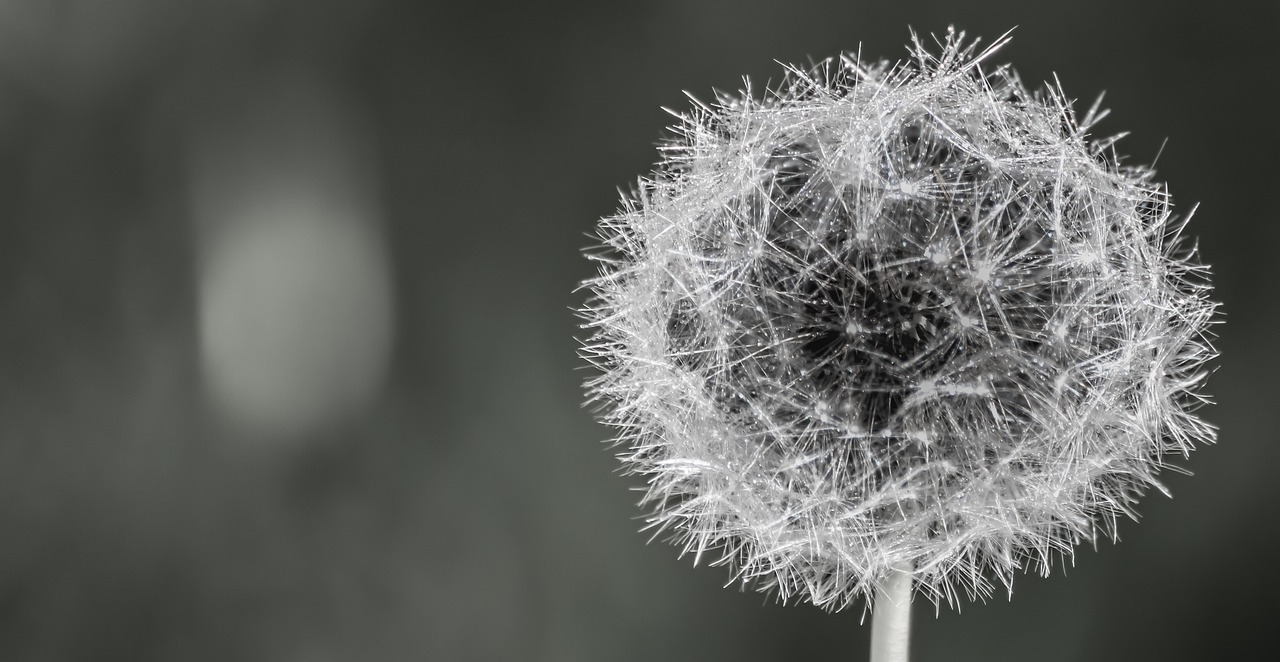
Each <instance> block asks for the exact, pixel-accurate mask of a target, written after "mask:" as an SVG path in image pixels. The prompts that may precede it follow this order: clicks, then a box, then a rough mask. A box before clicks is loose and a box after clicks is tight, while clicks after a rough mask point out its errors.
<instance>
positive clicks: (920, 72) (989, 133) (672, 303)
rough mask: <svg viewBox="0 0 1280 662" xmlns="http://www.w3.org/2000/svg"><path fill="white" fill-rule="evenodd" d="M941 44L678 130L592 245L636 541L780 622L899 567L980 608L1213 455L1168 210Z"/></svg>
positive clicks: (849, 594)
mask: <svg viewBox="0 0 1280 662" xmlns="http://www.w3.org/2000/svg"><path fill="white" fill-rule="evenodd" d="M1002 43H1003V40H1002V41H1000V42H997V44H996V47H998V46H999V45H1001V44H1002ZM941 46H942V48H941V53H940V54H938V55H932V54H930V53H929V52H928V50H927V49H926V48H924V47H922V46H921V44H920V42H919V41H918V40H915V41H914V46H913V48H912V55H913V59H912V60H911V61H909V62H906V63H899V64H889V63H887V62H881V63H879V64H875V65H865V64H862V63H860V62H858V61H856V60H854V59H850V58H844V59H840V60H831V61H826V62H823V63H821V64H819V65H817V66H816V67H813V68H811V69H808V70H802V69H796V68H792V69H790V70H789V72H788V75H787V78H786V79H785V80H784V81H783V82H782V84H781V85H780V86H779V87H777V88H776V89H774V90H771V91H770V92H768V93H767V94H766V95H765V98H764V99H763V100H756V99H753V98H752V95H751V92H750V90H749V89H748V90H745V91H744V92H743V93H742V94H741V95H740V96H728V95H722V96H721V97H720V98H719V99H718V101H717V102H716V103H714V104H702V103H696V106H695V108H694V109H693V110H692V111H691V112H689V113H688V114H685V115H681V116H679V117H680V122H679V124H678V126H676V127H675V128H674V131H675V136H676V137H675V138H674V140H672V141H671V142H670V143H669V144H667V145H665V146H664V147H663V148H662V150H663V158H662V161H661V162H660V164H659V165H658V167H657V169H656V171H655V172H654V173H653V175H652V176H651V177H649V178H647V179H643V180H642V181H641V182H640V185H639V187H638V189H637V191H636V192H635V193H634V194H633V195H631V196H628V197H626V198H625V200H624V205H623V209H622V210H621V211H620V212H619V213H618V214H616V215H615V216H612V217H609V218H606V219H604V220H603V221H601V228H600V235H601V238H602V240H603V242H604V245H605V247H606V248H607V250H606V251H604V252H603V253H601V254H600V255H597V256H596V257H597V259H599V260H600V261H601V264H602V269H601V273H600V275H599V276H598V277H597V278H594V279H592V280H590V281H588V283H587V285H588V286H589V287H590V289H591V290H592V295H593V296H592V297H591V299H590V301H589V302H588V304H587V306H586V308H585V309H584V310H583V314H584V316H585V317H586V319H587V327H588V328H590V329H592V330H593V334H594V335H593V336H592V337H591V338H590V339H589V340H588V341H587V342H586V343H585V345H584V355H585V356H586V357H587V358H588V359H589V360H591V361H592V362H593V363H594V364H595V365H596V366H598V367H599V368H600V370H601V373H600V374H599V375H598V376H597V377H595V378H594V379H592V380H591V381H590V382H589V383H588V388H589V391H590V393H591V396H592V398H593V399H595V400H596V401H598V402H599V403H601V404H602V405H603V407H602V410H601V411H602V414H601V416H602V418H603V420H604V421H605V422H607V423H609V424H611V425H613V426H615V427H616V429H617V430H618V436H617V438H616V442H617V443H618V445H619V446H620V447H622V448H623V449H624V450H623V452H622V455H621V459H622V461H623V462H624V464H625V466H626V467H627V468H628V469H629V470H630V471H631V472H632V473H634V474H638V475H641V476H644V477H645V478H646V479H647V490H646V492H645V496H644V499H643V502H642V505H643V506H645V507H646V508H647V510H648V512H649V515H648V517H647V521H648V523H649V525H650V527H651V528H652V529H653V530H654V531H655V532H658V533H664V532H665V533H667V534H670V535H671V537H672V538H673V539H674V540H675V541H676V542H677V543H678V544H680V545H681V546H682V548H683V551H684V552H685V553H692V554H694V555H695V558H702V557H704V556H707V555H711V556H712V557H713V560H714V562H716V563H721V564H726V565H728V566H730V567H731V568H732V569H733V572H734V577H735V578H737V579H741V580H742V581H743V582H747V583H753V584H754V585H756V586H757V587H759V588H760V589H762V590H773V591H776V593H777V595H778V596H779V597H780V598H781V599H783V600H786V599H789V598H793V597H794V598H799V599H802V600H808V601H811V602H813V603H814V604H816V605H819V606H822V607H825V608H829V609H839V608H842V607H845V606H848V605H849V604H851V603H852V602H854V601H855V600H856V599H857V598H858V597H860V596H869V595H871V593H872V591H873V590H874V587H875V584H876V582H878V581H879V580H880V579H881V578H883V577H884V576H886V575H887V574H888V572H889V571H890V569H892V568H894V567H913V568H914V579H915V582H916V586H917V587H918V588H919V589H921V590H922V591H924V592H925V594H926V595H927V596H928V597H930V598H932V599H934V600H938V599H945V600H946V601H947V602H948V603H954V602H955V600H956V598H957V597H958V595H960V594H965V595H967V596H968V597H970V598H971V599H972V598H984V597H986V596H987V595H989V594H990V592H991V587H992V581H991V580H992V578H995V579H996V580H998V581H1000V582H1002V583H1004V584H1005V585H1006V586H1008V585H1009V582H1010V581H1011V576H1012V574H1013V572H1014V571H1015V570H1018V569H1020V568H1023V567H1025V566H1027V565H1030V566H1032V567H1034V568H1036V569H1038V570H1040V571H1041V572H1042V573H1047V572H1048V570H1049V568H1050V566H1051V563H1052V561H1053V558H1054V557H1055V556H1058V555H1070V554H1071V552H1072V549H1073V547H1074V546H1075V545H1076V544H1077V543H1079V542H1081V541H1086V540H1090V541H1091V540H1094V539H1095V538H1096V537H1097V535H1098V534H1099V533H1102V534H1105V535H1108V536H1111V537H1114V535H1115V526H1116V519H1117V517H1118V516H1120V515H1132V513H1133V511H1132V508H1133V505H1134V502H1135V500H1136V499H1137V498H1138V497H1139V496H1140V495H1141V493H1142V492H1143V491H1144V490H1145V489H1147V488H1148V487H1152V486H1155V487H1159V484H1158V483H1157V482H1156V474H1157V473H1158V471H1159V469H1160V468H1161V466H1162V457H1163V456H1164V455H1166V454H1169V453H1178V454H1182V455H1185V454H1186V453H1188V452H1189V451H1190V450H1191V448H1192V446H1193V444H1194V443H1196V442H1208V441H1212V439H1213V436H1214V431H1213V428H1212V427H1211V426H1210V425H1208V424H1207V423H1205V422H1204V421H1202V420H1201V419H1200V418H1198V417H1197V416H1196V415H1195V410H1196V408H1197V407H1198V406H1199V405H1200V404H1201V403H1202V401H1203V398H1202V397H1201V395H1200V393H1199V388H1200V384H1201V382H1202V381H1203V378H1204V375H1205V362H1206V361H1207V360H1208V359H1210V358H1211V357H1212V355H1213V350H1212V348H1211V347H1210V345H1209V343H1208V341H1207V339H1206V329H1207V326H1208V325H1209V324H1210V321H1211V317H1212V315H1213V312H1214V306H1215V304H1213V303H1211V302H1210V301H1209V300H1208V298H1207V297H1208V285H1207V281H1206V280H1205V278H1204V269H1203V267H1201V266H1200V265H1199V264H1198V263H1197V262H1196V261H1195V256H1194V250H1193V248H1192V247H1189V246H1187V245H1185V243H1184V242H1182V241H1180V240H1179V239H1178V231H1179V230H1180V229H1181V225H1180V224H1175V223H1174V221H1173V217H1172V215H1171V211H1170V201H1169V196H1168V194H1167V193H1166V191H1165V189H1164V187H1163V186H1162V185H1160V184H1158V183H1155V182H1154V181H1153V173H1152V171H1151V170H1149V169H1147V168H1142V167H1131V166H1125V165H1121V164H1120V163H1119V160H1118V158H1117V157H1116V156H1115V153H1114V152H1113V151H1112V150H1111V146H1112V144H1113V143H1114V140H1115V138H1109V139H1102V140H1099V139H1094V138H1092V137H1090V135H1089V129H1090V127H1091V126H1092V125H1093V123H1094V122H1095V121H1097V120H1098V119H1100V117H1101V115H1102V113H1099V112H1098V111H1097V108H1096V107H1095V108H1094V110H1092V111H1090V113H1089V114H1088V116H1086V117H1085V118H1084V119H1083V120H1080V121H1077V119H1076V118H1075V116H1074V114H1073V111H1072V109H1071V106H1070V103H1069V102H1068V101H1066V100H1065V99H1064V97H1063V95H1062V93H1061V91H1060V90H1059V89H1057V88H1049V89H1047V90H1043V91H1039V92H1034V93H1033V92H1031V91H1029V90H1028V89H1027V88H1026V87H1024V86H1023V84H1022V83H1021V82H1020V81H1019V79H1018V78H1017V76H1016V74H1014V73H1013V72H1012V71H1011V70H1010V69H1008V68H995V69H993V70H991V71H984V69H983V67H982V65H981V63H982V62H983V60H984V59H985V58H986V57H987V56H989V55H990V54H991V53H992V52H993V51H994V50H995V47H992V48H989V49H987V50H986V51H983V52H981V53H979V52H978V51H977V49H976V42H972V43H966V42H965V41H964V38H963V34H962V33H961V34H956V33H954V32H950V33H949V34H948V35H947V37H946V38H945V40H943V42H942V44H941Z"/></svg>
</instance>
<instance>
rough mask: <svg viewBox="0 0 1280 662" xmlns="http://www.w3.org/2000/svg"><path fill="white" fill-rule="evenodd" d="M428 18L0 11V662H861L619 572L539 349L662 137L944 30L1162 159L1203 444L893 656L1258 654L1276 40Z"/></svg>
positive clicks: (840, 644) (574, 430)
mask: <svg viewBox="0 0 1280 662" xmlns="http://www.w3.org/2000/svg"><path fill="white" fill-rule="evenodd" d="M463 4H465V3H444V2H427V3H423V2H409V1H407V0H353V1H350V2H341V1H338V0H228V1H225V2H199V1H198V0H113V1H112V2H102V1H95V0H0V314H2V315H3V317H2V318H0V659H4V660H72V661H77V660H132V661H139V660H142V661H145V660H184V661H185V660H192V661H201V660H219V661H221V660H249V661H255V660H271V661H283V662H293V661H299V662H301V661H304V660H305V661H323V660H549V661H560V660H566V661H575V660H717V659H726V660H727V659H732V660H741V661H745V660H808V659H849V660H858V659H865V656H866V646H867V642H868V634H869V627H866V626H862V625H860V624H859V617H860V613H859V612H858V611H857V610H854V611H852V612H846V613H841V614H826V613H823V612H821V611H819V610H816V609H814V608H812V607H810V606H807V605H793V606H782V605H777V604H775V603H774V602H773V601H772V600H771V599H769V598H765V597H763V596H760V595H757V594H754V593H745V594H744V593H740V592H739V591H737V590H736V589H729V590H726V589H723V588H721V585H722V584H723V582H724V581H726V580H727V579H728V576H727V573H726V571H724V570H723V569H717V568H711V569H708V568H701V567H700V568H697V569H693V568H691V567H690V566H691V561H690V560H688V559H686V560H678V559H677V558H676V550H675V549H673V548H672V547H670V546H667V545H661V544H653V545H646V544H645V541H646V536H645V535H643V534H641V533H639V532H638V531H637V529H638V528H639V526H640V522H638V521H637V520H636V517H637V515H638V512H637V511H636V509H635V507H634V502H635V501H636V500H637V497H638V495H637V494H635V493H634V492H633V491H632V488H634V487H635V486H636V484H637V483H638V480H637V479H634V478H624V477H620V476H618V475H616V466H617V463H616V461H615V460H614V459H613V457H612V453H611V451H610V450H609V449H608V448H607V447H606V446H605V445H604V444H602V443H601V441H602V440H603V439H604V438H606V437H607V436H608V435H609V434H610V433H609V431H608V430H606V429H605V428H603V427H601V426H599V425H598V424H596V423H595V422H594V421H593V419H592V417H591V414H590V413H589V412H588V411H586V410H584V409H583V408H582V407H581V402H582V400H583V395H582V390H581V386H580V384H581V382H582V380H583V379H584V378H586V377H587V376H588V375H589V373H588V372H587V371H586V370H585V369H584V368H583V362H582V361H581V360H579V359H578V358H577V357H576V354H575V352H576V347H577V345H576V342H575V341H574V339H573V337H574V335H575V334H580V331H579V330H578V327H577V324H578V321H577V320H576V319H575V317H574V315H573V313H572V311H571V309H572V308H573V307H575V306H577V305H579V304H580V303H581V301H582V299H583V295H582V293H575V292H574V290H575V287H576V286H577V284H578V282H579V281H581V280H582V279H583V278H586V277H589V276H591V275H592V274H593V267H592V266H591V265H590V264H589V263H588V262H587V261H586V260H585V259H583V258H582V256H581V253H580V249H582V248H584V247H586V246H588V245H589V244H590V243H591V240H590V239H588V238H587V236H586V235H587V234H588V233H590V232H591V231H592V228H593V226H594V224H595V222H596V220H597V219H598V218H599V217H601V216H603V215H608V214H610V213H612V212H613V211H614V210H615V208H616V206H617V203H618V193H617V189H618V188H624V189H625V188H627V187H629V186H630V185H631V183H632V182H633V181H634V179H635V177H636V176H637V175H640V174H642V173H644V172H646V171H647V170H648V169H649V168H650V167H651V165H652V163H653V162H654V160H655V158H656V152H655V150H654V144H655V143H656V142H657V141H658V140H659V139H660V138H661V137H662V136H663V127H664V126H666V125H667V124H668V123H669V121H670V118H669V116H667V115H666V114H665V113H664V112H663V111H662V110H661V109H660V106H667V107H671V108H685V107H687V101H686V100H685V99H684V97H683V95H682V92H681V91H682V90H689V91H690V92H693V93H694V94H696V95H698V96H700V97H702V98H708V97H710V96H711V91H712V88H719V89H725V90H732V89H737V88H738V87H739V85H740V84H741V76H742V75H750V76H751V77H752V79H753V80H754V81H755V82H756V83H757V84H759V83H763V82H765V81H768V80H771V79H772V80H777V79H778V77H779V76H780V73H781V67H780V66H779V65H778V64H777V63H775V61H774V60H775V59H776V60H779V61H783V62H804V61H807V60H808V59H809V58H810V57H812V58H823V57H827V56H831V55H835V54H837V53H839V52H840V51H842V50H856V49H858V48H859V47H861V49H862V53H863V55H864V57H865V58H868V59H879V58H882V57H883V58H890V59H899V58H901V57H903V56H904V55H905V53H906V51H905V50H904V48H903V46H904V44H906V43H907V41H908V39H909V33H908V26H911V27H914V28H915V29H916V30H918V31H920V32H922V33H929V32H938V33H940V32H941V31H943V30H945V29H946V27H947V25H949V24H955V25H956V26H957V27H958V28H961V29H964V30H967V31H968V32H969V34H970V35H971V36H972V35H982V36H984V37H986V39H987V40H988V41H990V40H991V39H994V38H996V37H998V36H999V35H1000V34H1002V33H1003V32H1005V31H1006V30H1008V29H1009V28H1011V27H1013V26H1018V28H1017V30H1016V32H1015V36H1014V40H1013V42H1012V44H1010V45H1009V46H1008V47H1006V48H1005V49H1004V50H1003V51H1002V52H1001V53H1000V54H999V55H998V56H997V57H996V61H997V62H1013V63H1015V65H1016V66H1017V68H1018V70H1019V71H1020V72H1021V73H1022V75H1023V77H1024V79H1025V80H1027V81H1028V82H1029V83H1033V82H1036V81H1041V80H1046V79H1051V77H1052V75H1053V74H1054V73H1055V72H1056V73H1057V74H1058V75H1059V76H1060V78H1061V81H1062V85H1063V86H1064V88H1065V89H1066V90H1067V92H1068V93H1069V95H1070V96H1074V97H1076V98H1078V99H1080V100H1081V102H1080V104H1084V105H1087V104H1088V103H1089V102H1091V101H1092V100H1093V98H1094V97H1095V96H1096V95H1097V94H1098V93H1099V92H1101V91H1103V90H1106V92H1107V98H1106V105H1108V106H1109V107H1110V108H1111V109H1112V110H1113V114H1112V116H1111V119H1108V120H1106V121H1104V122H1103V124H1102V125H1101V127H1100V129H1099V131H1101V132H1118V131H1122V130H1129V131H1132V132H1133V134H1132V135H1131V136H1130V137H1129V138H1126V139H1125V140H1124V141H1122V142H1121V143H1120V147H1121V151H1122V152H1123V153H1127V154H1129V155H1130V156H1131V160H1132V161H1135V162H1136V161H1143V162H1149V161H1150V160H1151V159H1153V158H1154V157H1155V156H1156V154H1157V153H1159V152H1161V146H1162V144H1164V141H1165V140H1166V138H1167V139H1168V143H1167V145H1165V146H1164V149H1163V152H1162V153H1161V155H1160V159H1159V163H1158V169H1159V171H1160V175H1161V177H1162V178H1164V179H1165V180H1167V181H1168V182H1169V185H1170V187H1171V190H1172V192H1173V194H1174V198H1175V201H1176V202H1177V203H1178V204H1179V207H1180V209H1181V210H1183V211H1186V210H1189V209H1190V208H1191V206H1192V204H1193V203H1196V202H1199V203H1200V208H1199V211H1198V212H1197V213H1196V216H1195V219H1194V220H1193V222H1192V223H1191V226H1190V230H1189V231H1190V232H1191V233H1193V234H1196V235H1198V236H1199V237H1200V238H1201V249H1202V252H1203V255H1204V257H1205V259H1206V260H1207V261H1209V262H1211V263H1212V264H1213V265H1214V267H1215V271H1216V273H1215V284H1216V287H1217V294H1216V296H1217V298H1218V300H1220V301H1223V302H1224V311H1225V316H1224V319H1225V320H1227V323H1226V324H1225V325H1223V326H1221V327H1219V328H1218V331H1219V332H1220V335H1221V338H1220V342H1219V348H1220V350H1221V351H1222V354H1223V356H1222V359H1221V360H1220V362H1219V365H1220V370H1219V371H1218V372H1217V374H1216V375H1215V376H1214V378H1213V379H1212V380H1211V382H1210V388H1209V390H1210V391H1211V392H1212V393H1213V394H1214V396H1215V397H1216V399H1217V401H1218V402H1219V403H1220V404H1219V405H1218V406H1216V407H1214V408H1213V409H1212V410H1210V411H1209V412H1208V414H1207V416H1208V417H1209V418H1210V419H1211V420H1212V421H1213V422H1215V423H1216V424H1218V425H1219V426H1220V427H1221V439H1220V443H1219V445H1217V446H1214V447H1209V448H1205V449H1203V450H1201V451H1199V452H1197V453H1196V454H1195V455H1193V456H1192V458H1191V459H1190V460H1189V461H1186V462H1182V463H1181V464H1182V465H1184V466H1186V467H1188V468H1189V469H1191V470H1192V471H1194V472H1195V473H1196V474H1197V475H1196V476H1194V477H1188V476H1184V475H1179V474H1176V473H1172V472H1170V473H1168V474H1167V483H1168V485H1169V486H1170V488H1171V489H1172V491H1173V493H1174V495H1175V499H1172V500H1171V499H1168V498H1165V497H1163V496H1161V495H1159V494H1152V495H1149V496H1148V497H1147V498H1146V499H1145V501H1144V502H1143V505H1142V512H1143V515H1144V521H1143V522H1142V523H1141V524H1140V525H1138V524H1133V523H1129V524H1127V525H1125V526H1123V528H1122V534H1123V537H1124V539H1125V540H1124V542H1123V544H1120V545H1112V544H1110V543H1102V544H1100V545H1099V548H1098V549H1097V550H1096V551H1095V550H1093V549H1090V548H1084V549H1081V550H1079V553H1078V556H1077V558H1076V562H1075V565H1074V566H1073V567H1069V568H1067V569H1066V571H1065V572H1057V573H1055V574H1054V576H1053V577H1051V578H1049V579H1041V578H1039V577H1035V576H1024V577H1020V578H1019V579H1018V580H1017V582H1016V583H1015V594H1016V596H1015V599H1014V600H1013V601H1012V602H1009V601H1007V600H1005V599H1004V596H1003V595H1001V596H997V598H996V599H994V600H992V601H990V602H988V603H987V604H985V605H984V604H966V605H965V606H964V609H963V613H960V614H957V613H955V612H953V611H950V610H945V609H944V611H943V612H942V613H941V614H940V615H939V616H938V617H937V618H935V616H934V610H933V608H932V606H931V605H929V604H927V603H925V604H918V605H917V606H916V618H917V627H916V630H915V636H914V650H915V657H914V659H916V660H920V661H927V660H947V661H957V660H968V659H972V660H984V661H988V662H990V661H995V660H1026V659H1035V660H1137V659H1142V660H1204V659H1245V658H1248V657H1252V656H1255V655H1260V654H1261V653H1259V652H1258V651H1264V650H1266V649H1265V648H1262V647H1264V646H1266V647H1271V646H1272V645H1273V637H1272V636H1271V634H1270V628H1271V627H1272V626H1273V624H1274V622H1275V620H1276V617H1277V616H1280V609H1278V608H1277V606H1276V593H1277V590H1278V589H1280V564H1278V563H1277V561H1280V559H1278V558H1277V556H1278V554H1280V552H1277V551H1276V550H1277V544H1278V543H1280V532H1278V529H1277V526H1276V525H1277V522H1280V497H1277V493H1276V491H1275V489H1274V485H1275V484H1276V478H1275V474H1274V472H1275V471H1277V467H1278V466H1280V443H1277V441H1278V440H1277V429H1280V426H1278V425H1277V423H1278V421H1277V419H1278V418H1280V408H1278V407H1276V406H1275V405H1274V404H1273V403H1272V400H1273V399H1274V397H1275V395H1276V394H1277V387H1276V378H1277V375H1280V347H1278V346H1277V343H1276V339H1275V335H1276V329H1277V328H1280V306H1277V305H1276V304H1277V302H1278V300H1280V270H1278V269H1277V259H1276V255H1277V253H1278V249H1277V247H1278V246H1280V211H1277V209H1278V208H1277V206H1276V204H1275V201H1273V200H1271V197H1273V196H1274V195H1275V194H1274V189H1275V186H1276V183H1275V182H1276V178H1277V175H1280V168H1278V167H1277V165H1276V164H1277V159H1276V154H1277V149H1278V148H1280V144H1278V141H1280V129H1278V127H1280V123H1277V122H1276V121H1275V119H1274V115H1275V113H1276V108H1277V107H1280V106H1278V105H1277V101H1278V99H1277V96H1278V95H1277V79H1276V78H1275V76H1274V71H1275V68H1276V66H1277V65H1280V58H1278V56H1277V55H1276V52H1275V49H1274V46H1273V45H1272V44H1271V42H1272V40H1273V38H1274V34H1273V32H1272V30H1273V26H1274V25H1276V23H1277V19H1280V16H1278V14H1280V9H1277V7H1278V5H1277V4H1275V3H1264V2H1254V3H1249V4H1246V3H1232V2H1226V1H1224V2H1213V3H1169V2H1166V3H1154V2H1153V3H1147V4H1145V5H1139V4H1137V3H1135V4H1123V3H1116V2H1111V1H1093V0H1090V1H1085V0H1080V1H1076V2H1062V3H1027V2H1016V1H1008V2H985V3H976V2H975V3H962V4H963V6H962V4H961V3H954V2H949V1H934V2H898V3H891V2H862V1H859V0H839V1H830V2H819V1H798V0H793V1H790V2H763V1H756V0H740V1H737V2H692V1H689V0H666V1H655V2H626V3H616V4H611V3H602V2H586V1H582V2H561V3H516V2H508V3H501V4H497V5H492V4H483V3H471V4H466V6H462V5H463ZM1078 105H1079V104H1078ZM1268 472H1273V473H1268Z"/></svg>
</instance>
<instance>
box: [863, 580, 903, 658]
mask: <svg viewBox="0 0 1280 662" xmlns="http://www.w3.org/2000/svg"><path fill="white" fill-rule="evenodd" d="M911 570H912V568H911V566H910V565H899V566H895V567H894V569H893V571H892V572H890V573H889V576H888V577H886V578H885V579H884V581H882V582H881V583H880V586H879V587H878V588H877V589H876V602H875V605H874V607H873V609H874V611H872V613H871V662H907V649H908V646H909V644H910V642H911Z"/></svg>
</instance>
